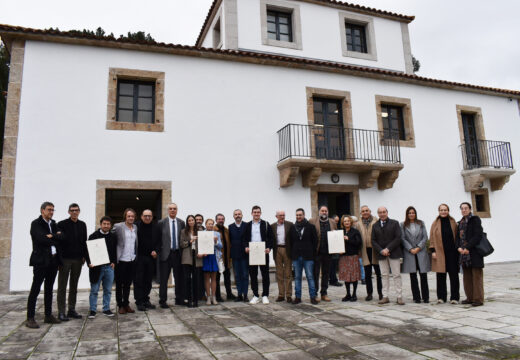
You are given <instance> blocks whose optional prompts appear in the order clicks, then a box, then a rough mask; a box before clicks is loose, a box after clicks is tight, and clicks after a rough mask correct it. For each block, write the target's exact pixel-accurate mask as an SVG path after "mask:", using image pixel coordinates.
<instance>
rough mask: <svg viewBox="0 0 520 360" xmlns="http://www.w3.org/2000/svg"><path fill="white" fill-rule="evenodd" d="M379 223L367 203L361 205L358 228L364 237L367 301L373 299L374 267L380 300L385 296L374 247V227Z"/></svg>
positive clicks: (362, 251)
mask: <svg viewBox="0 0 520 360" xmlns="http://www.w3.org/2000/svg"><path fill="white" fill-rule="evenodd" d="M375 223H377V219H376V218H375V217H373V216H372V212H371V211H370V208H369V207H368V206H366V205H363V206H362V207H361V222H359V223H358V225H357V226H356V228H357V229H358V230H359V232H360V233H361V238H362V239H363V246H362V248H361V256H362V258H363V266H364V268H365V282H366V286H367V297H366V298H365V300H366V301H370V300H372V293H373V292H374V288H373V286H372V267H374V271H375V272H376V281H377V293H378V294H379V300H381V299H382V298H383V283H382V282H381V270H380V269H379V264H378V261H377V253H376V251H375V249H374V248H373V247H372V227H373V226H374V224H375Z"/></svg>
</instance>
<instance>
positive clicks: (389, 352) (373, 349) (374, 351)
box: [354, 343, 427, 360]
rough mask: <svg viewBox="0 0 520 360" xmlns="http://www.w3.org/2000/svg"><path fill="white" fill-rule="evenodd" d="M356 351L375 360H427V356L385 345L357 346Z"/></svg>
mask: <svg viewBox="0 0 520 360" xmlns="http://www.w3.org/2000/svg"><path fill="white" fill-rule="evenodd" d="M354 349H355V350H357V351H359V352H362V353H363V354H366V355H368V356H371V357H373V358H375V359H400V360H415V359H427V358H426V357H425V356H422V355H419V354H415V353H413V352H411V351H408V350H405V349H401V348H399V347H397V346H393V345H390V344H385V343H380V344H372V345H365V346H355V347H354Z"/></svg>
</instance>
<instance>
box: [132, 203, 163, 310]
mask: <svg viewBox="0 0 520 360" xmlns="http://www.w3.org/2000/svg"><path fill="white" fill-rule="evenodd" d="M152 220H153V213H152V210H150V209H146V210H144V211H143V213H142V214H141V221H140V222H139V223H138V224H137V238H138V239H139V249H138V252H137V258H136V275H135V281H134V297H135V304H136V305H137V310H139V311H145V310H147V309H155V305H152V303H151V302H150V291H151V290H152V279H153V274H154V269H155V266H156V262H155V259H157V253H158V252H159V248H160V247H161V229H160V228H159V226H158V225H157V224H154V223H153V222H152Z"/></svg>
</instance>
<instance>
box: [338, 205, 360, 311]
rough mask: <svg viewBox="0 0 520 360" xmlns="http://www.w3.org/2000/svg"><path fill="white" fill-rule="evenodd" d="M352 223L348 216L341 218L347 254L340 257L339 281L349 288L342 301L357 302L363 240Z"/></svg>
mask: <svg viewBox="0 0 520 360" xmlns="http://www.w3.org/2000/svg"><path fill="white" fill-rule="evenodd" d="M352 223H353V221H352V218H351V217H350V216H348V215H343V217H342V218H341V227H342V228H343V238H344V239H345V252H344V253H342V254H341V256H340V257H339V279H340V280H343V281H344V282H345V287H346V288H347V295H346V296H345V297H344V298H342V299H341V301H357V297H356V291H357V285H358V281H359V280H361V271H360V269H359V260H358V259H359V251H360V249H361V245H362V240H361V234H360V232H359V231H358V230H357V229H355V228H353V227H352ZM350 284H352V287H353V292H352V295H351V294H350Z"/></svg>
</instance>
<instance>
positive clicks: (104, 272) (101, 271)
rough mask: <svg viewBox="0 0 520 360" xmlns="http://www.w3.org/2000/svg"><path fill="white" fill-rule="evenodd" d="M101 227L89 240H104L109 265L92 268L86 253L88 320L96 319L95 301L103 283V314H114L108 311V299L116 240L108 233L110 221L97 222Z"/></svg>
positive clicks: (105, 217) (115, 255)
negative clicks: (88, 289) (88, 294)
mask: <svg viewBox="0 0 520 360" xmlns="http://www.w3.org/2000/svg"><path fill="white" fill-rule="evenodd" d="M99 223H100V224H101V227H100V228H99V229H98V230H96V231H95V232H93V233H92V234H90V236H89V237H88V239H89V240H96V239H103V238H104V239H105V245H106V246H107V252H108V258H109V260H110V263H109V264H103V265H98V266H94V265H92V263H91V262H90V256H89V255H88V252H87V264H88V267H89V278H90V296H89V302H90V312H89V315H88V318H89V319H93V318H95V317H96V310H97V299H98V292H99V286H100V285H101V282H103V314H105V315H106V316H109V317H112V316H114V313H113V312H112V311H110V297H111V295H112V284H113V283H114V267H115V264H116V262H117V253H116V244H117V241H116V238H115V235H114V233H112V232H110V228H111V227H112V219H111V218H109V217H108V216H103V217H102V218H101V220H100V221H99Z"/></svg>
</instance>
